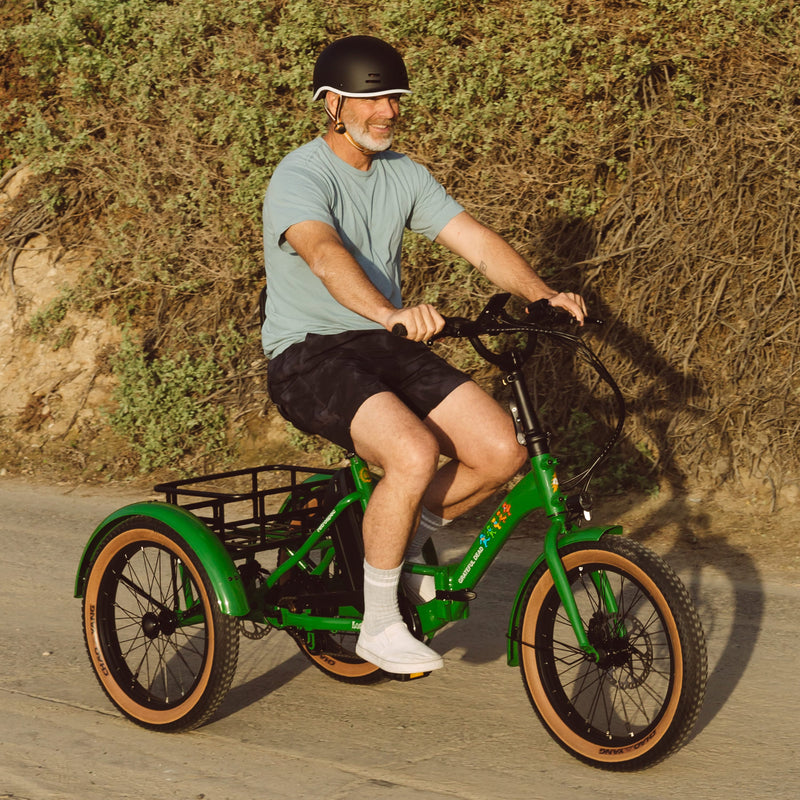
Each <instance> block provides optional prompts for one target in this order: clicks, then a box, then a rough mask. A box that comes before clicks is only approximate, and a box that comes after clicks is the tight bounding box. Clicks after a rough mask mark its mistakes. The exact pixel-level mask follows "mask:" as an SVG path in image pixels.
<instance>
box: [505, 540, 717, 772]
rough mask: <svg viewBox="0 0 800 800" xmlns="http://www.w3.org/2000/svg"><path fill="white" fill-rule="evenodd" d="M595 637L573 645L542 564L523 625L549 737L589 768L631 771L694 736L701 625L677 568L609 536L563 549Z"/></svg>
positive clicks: (531, 680) (700, 685) (527, 676)
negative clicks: (586, 645)
mask: <svg viewBox="0 0 800 800" xmlns="http://www.w3.org/2000/svg"><path fill="white" fill-rule="evenodd" d="M561 556H562V561H563V563H564V568H565V570H566V572H567V578H568V580H569V584H570V586H571V588H572V592H573V594H574V596H575V600H576V602H577V605H578V610H579V612H580V615H581V618H582V620H583V624H584V629H585V630H586V631H587V635H588V638H589V642H590V643H591V644H592V645H593V646H594V648H595V649H596V650H597V652H598V654H599V660H596V659H594V658H593V657H590V656H588V655H586V654H585V653H584V652H583V651H582V650H580V648H579V647H578V646H577V643H576V640H575V634H574V632H573V630H572V626H571V625H570V622H569V620H568V618H567V615H566V612H565V610H564V607H563V605H562V603H561V599H560V597H559V595H558V592H557V591H556V588H555V585H554V583H553V579H552V576H551V575H550V572H549V570H548V569H547V565H546V564H544V563H543V564H542V565H541V566H540V567H539V569H537V570H536V572H534V574H533V575H532V576H531V578H530V580H529V582H528V587H527V589H526V593H525V594H524V595H523V609H524V610H523V614H522V618H521V625H520V628H519V636H520V643H521V651H522V654H521V659H520V669H521V672H522V679H523V682H524V684H525V688H526V690H527V692H528V697H529V698H530V701H531V703H532V704H533V707H534V709H535V710H536V713H537V714H538V716H539V718H540V719H541V721H542V723H543V724H544V726H545V727H546V729H547V730H548V732H549V733H550V734H551V736H553V738H554V739H555V740H556V741H557V742H558V743H559V744H560V745H561V746H562V747H564V748H565V749H566V750H567V751H568V752H570V753H572V754H573V755H575V756H576V757H577V758H579V759H581V760H582V761H585V762H587V763H589V764H591V765H593V766H596V767H601V768H604V769H609V770H635V769H641V768H643V767H647V766H650V765H652V764H655V763H657V762H658V761H660V760H662V759H663V758H666V757H667V756H668V755H669V754H670V753H671V752H673V751H674V750H675V749H677V748H678V747H680V746H681V745H682V744H683V743H684V742H685V741H686V739H687V738H688V736H689V734H690V732H691V730H692V727H693V726H694V723H695V721H696V720H697V716H698V714H699V712H700V706H701V705H702V701H703V696H704V694H705V685H706V673H707V656H706V647H705V639H704V636H703V630H702V626H701V624H700V620H699V618H698V616H697V612H696V611H695V609H694V605H693V603H692V601H691V598H690V597H689V594H688V592H687V591H686V589H685V587H684V586H683V584H682V583H681V581H680V579H679V578H678V577H677V575H675V573H674V572H673V571H672V570H671V569H670V568H669V567H668V566H667V565H666V564H665V563H664V561H663V560H662V559H661V558H659V557H658V556H657V555H656V554H655V553H652V552H651V551H650V550H648V549H647V548H645V547H643V546H641V545H639V544H637V543H636V542H632V541H630V540H627V539H622V538H620V537H616V536H607V537H605V538H603V539H602V540H601V541H600V542H597V543H596V544H585V543H584V544H577V545H572V546H570V547H568V548H565V550H564V551H562V553H561Z"/></svg>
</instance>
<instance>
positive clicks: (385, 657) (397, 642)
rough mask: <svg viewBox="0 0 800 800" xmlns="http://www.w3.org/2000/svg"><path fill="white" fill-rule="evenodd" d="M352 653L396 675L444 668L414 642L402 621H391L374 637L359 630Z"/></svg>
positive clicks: (429, 652)
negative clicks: (354, 652)
mask: <svg viewBox="0 0 800 800" xmlns="http://www.w3.org/2000/svg"><path fill="white" fill-rule="evenodd" d="M356 653H357V654H358V655H359V656H360V657H361V658H363V659H364V660H365V661H369V662H370V664H375V666H376V667H380V668H381V669H382V670H384V671H386V672H391V673H394V674H396V675H414V674H416V673H418V672H430V671H431V670H434V669H440V668H441V667H443V666H444V661H443V660H442V657H441V656H440V655H439V654H438V653H436V652H434V651H433V650H431V648H430V647H428V646H427V645H425V644H423V643H422V642H420V641H419V639H415V638H414V637H413V636H412V635H411V631H409V630H408V628H407V627H406V624H405V623H404V622H395V623H393V624H391V625H390V626H389V627H388V628H386V630H384V631H381V632H380V633H379V634H377V635H376V636H370V635H369V634H367V633H364V631H361V633H360V634H359V637H358V642H356Z"/></svg>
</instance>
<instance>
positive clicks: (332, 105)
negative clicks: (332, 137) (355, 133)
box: [324, 91, 345, 133]
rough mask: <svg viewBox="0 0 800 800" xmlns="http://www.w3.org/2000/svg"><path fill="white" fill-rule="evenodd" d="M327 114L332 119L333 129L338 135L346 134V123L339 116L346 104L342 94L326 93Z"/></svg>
mask: <svg viewBox="0 0 800 800" xmlns="http://www.w3.org/2000/svg"><path fill="white" fill-rule="evenodd" d="M324 102H325V113H326V114H327V115H328V117H329V118H330V120H331V122H333V129H334V130H335V131H336V133H344V131H345V127H344V123H343V122H342V121H341V120H340V119H339V114H340V113H341V110H342V103H343V102H344V97H343V96H342V95H340V94H336V93H335V92H330V91H329V92H326V93H325V100H324Z"/></svg>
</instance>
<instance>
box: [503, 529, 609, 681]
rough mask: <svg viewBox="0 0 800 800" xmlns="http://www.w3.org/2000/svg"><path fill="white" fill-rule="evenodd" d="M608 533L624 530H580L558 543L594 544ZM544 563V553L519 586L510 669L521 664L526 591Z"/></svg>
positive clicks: (513, 614) (560, 546)
mask: <svg viewBox="0 0 800 800" xmlns="http://www.w3.org/2000/svg"><path fill="white" fill-rule="evenodd" d="M607 533H610V534H620V533H622V528H621V527H619V526H617V525H615V526H612V527H608V528H582V529H581V528H579V529H577V530H575V531H572V532H571V533H567V534H565V535H564V536H562V537H561V538H560V539H559V541H558V549H559V550H561V549H563V548H565V547H568V546H569V545H572V544H577V543H580V542H585V543H587V544H593V543H594V542H598V541H600V539H601V538H602V537H603V536H605V535H606V534H607ZM543 561H544V553H542V555H540V556H539V558H537V559H536V561H534V562H533V564H532V565H531V568H530V569H529V570H528V572H527V574H526V575H525V578H524V579H523V580H522V583H520V585H519V589H518V590H517V596H516V597H515V598H514V606H513V608H512V610H511V619H510V620H509V622H508V665H509V666H510V667H516V666H517V665H518V664H519V628H520V625H521V623H522V614H523V612H524V610H525V609H524V608H523V605H522V600H523V597H524V596H525V590H526V588H527V586H528V582H529V581H530V578H531V575H533V573H534V572H536V570H537V569H538V567H539V565H540V564H541V563H542V562H543Z"/></svg>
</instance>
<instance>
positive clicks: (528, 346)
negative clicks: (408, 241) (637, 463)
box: [392, 293, 625, 491]
mask: <svg viewBox="0 0 800 800" xmlns="http://www.w3.org/2000/svg"><path fill="white" fill-rule="evenodd" d="M510 296H511V295H510V294H505V293H504V294H496V295H494V296H493V297H492V298H491V299H490V300H489V302H488V303H487V304H486V307H485V308H484V309H483V311H481V313H480V314H479V315H478V316H477V317H476V318H475V319H474V320H473V319H467V318H465V317H445V325H444V328H443V329H442V330H441V331H440V332H439V333H437V334H436V335H434V336H432V337H431V338H430V339H429V340H428V342H427V344H429V345H430V344H433V342H435V341H437V340H439V339H444V338H447V337H453V338H462V339H468V340H469V342H470V344H471V345H472V346H473V348H474V349H475V350H476V351H477V353H478V354H479V355H480V356H481V357H482V358H484V359H485V360H486V361H488V362H489V363H491V364H494V365H495V366H498V367H500V368H501V369H503V370H504V371H505V372H506V373H508V374H509V377H510V376H511V373H517V372H518V371H520V370H521V368H522V365H523V364H524V363H525V361H526V360H527V359H528V358H529V357H530V356H531V355H532V354H533V351H534V350H535V349H536V343H537V340H538V337H539V335H540V334H541V335H544V336H547V337H548V338H550V339H552V340H554V341H555V342H557V343H559V344H562V345H566V346H568V347H570V348H572V349H573V350H574V352H575V354H576V355H578V356H579V357H580V358H581V359H582V360H583V361H584V362H585V363H587V364H588V365H589V366H590V367H591V368H592V369H593V370H594V371H595V372H596V373H597V375H598V376H599V377H600V378H601V379H602V380H603V381H604V382H605V383H606V384H607V385H608V386H609V388H610V389H611V391H612V393H613V395H614V398H615V400H616V403H617V409H618V420H617V425H616V428H615V430H614V431H613V432H612V433H611V435H610V437H609V439H608V441H607V442H606V443H605V445H604V446H603V447H602V450H601V453H600V455H599V456H598V457H597V458H596V459H595V460H594V462H593V463H592V464H591V465H590V466H589V467H587V468H586V469H585V470H583V472H581V473H580V474H579V475H576V476H574V477H572V478H571V479H569V480H568V481H565V482H563V484H562V486H563V488H565V489H567V488H573V487H576V486H578V487H581V489H582V491H585V490H586V489H587V488H588V484H589V480H590V479H591V476H592V473H593V472H594V471H595V470H596V469H597V467H599V466H600V464H601V463H602V462H603V461H605V460H606V458H607V457H608V455H609V452H610V451H611V449H612V447H613V445H614V444H615V442H616V441H617V439H618V438H619V437H620V435H621V433H622V426H623V423H624V420H625V400H624V398H623V396H622V392H621V391H620V389H619V386H617V383H616V381H615V380H614V378H613V377H612V376H611V374H610V373H609V372H608V370H607V369H606V367H605V365H604V364H603V363H602V361H601V360H600V359H599V358H598V356H597V355H596V354H595V353H594V351H593V350H592V349H591V348H590V347H589V345H588V344H587V343H586V342H585V341H584V340H583V339H582V338H581V337H580V336H579V335H578V333H577V331H576V330H575V320H574V319H573V318H572V316H571V315H570V314H569V313H568V312H566V311H564V310H563V309H560V308H558V307H557V306H551V305H550V303H549V302H548V301H547V300H538V301H537V302H535V303H531V304H529V305H528V306H527V307H526V308H525V319H516V318H514V317H512V316H511V315H510V314H509V313H508V312H507V311H506V310H505V306H506V303H507V302H508V300H509V298H510ZM584 324H585V325H587V324H588V325H596V326H599V325H603V324H604V322H603V320H601V319H592V318H587V319H585V320H584ZM570 327H571V328H572V330H571V331H570V330H569V329H570ZM392 333H393V334H395V335H397V336H405V335H406V334H407V331H406V329H405V326H404V325H402V324H401V323H398V324H396V325H395V326H394V327H393V328H392ZM503 333H522V334H526V339H525V342H524V344H522V345H521V346H516V345H514V346H512V347H511V348H510V349H508V350H506V351H504V352H499V353H497V352H493V351H492V350H489V348H488V347H487V345H486V344H484V342H482V341H481V339H480V337H481V336H487V335H488V336H492V335H497V334H503Z"/></svg>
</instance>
